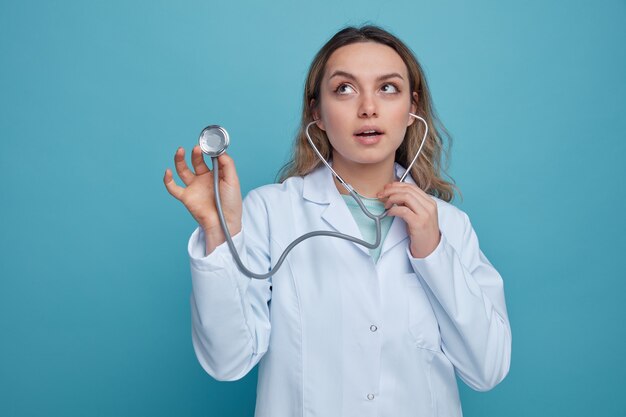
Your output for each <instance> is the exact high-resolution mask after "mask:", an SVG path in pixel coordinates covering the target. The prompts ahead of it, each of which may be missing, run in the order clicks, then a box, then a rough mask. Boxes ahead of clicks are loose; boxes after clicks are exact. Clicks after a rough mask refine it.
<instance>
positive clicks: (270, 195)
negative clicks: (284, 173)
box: [244, 177, 303, 206]
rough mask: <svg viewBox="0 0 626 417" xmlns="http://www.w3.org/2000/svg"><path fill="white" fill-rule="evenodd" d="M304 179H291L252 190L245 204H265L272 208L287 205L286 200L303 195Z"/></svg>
mask: <svg viewBox="0 0 626 417" xmlns="http://www.w3.org/2000/svg"><path fill="white" fill-rule="evenodd" d="M302 187H303V177H289V178H287V179H286V180H285V181H283V182H281V183H276V184H266V185H262V186H260V187H258V188H255V189H253V190H251V191H250V192H249V193H248V195H246V198H245V200H244V204H254V203H256V204H259V203H261V204H264V205H266V206H271V205H273V204H276V203H281V202H282V203H283V204H284V203H285V201H286V199H291V198H293V197H294V196H301V195H302Z"/></svg>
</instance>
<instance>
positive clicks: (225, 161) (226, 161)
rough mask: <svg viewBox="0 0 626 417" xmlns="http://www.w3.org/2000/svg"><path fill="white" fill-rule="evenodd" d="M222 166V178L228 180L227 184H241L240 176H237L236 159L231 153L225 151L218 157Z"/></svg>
mask: <svg viewBox="0 0 626 417" xmlns="http://www.w3.org/2000/svg"><path fill="white" fill-rule="evenodd" d="M217 162H218V163H219V167H220V178H221V179H223V180H224V181H226V183H227V184H230V185H232V186H236V187H238V186H239V177H237V170H236V169H235V161H234V160H233V158H231V157H230V155H228V154H226V153H223V154H221V155H220V156H219V158H218V159H217Z"/></svg>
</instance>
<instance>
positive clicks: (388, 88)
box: [380, 83, 400, 94]
mask: <svg viewBox="0 0 626 417" xmlns="http://www.w3.org/2000/svg"><path fill="white" fill-rule="evenodd" d="M380 89H381V91H382V92H383V93H389V94H394V93H398V92H400V90H398V87H396V86H395V85H393V84H389V83H387V84H383V86H382V87H380Z"/></svg>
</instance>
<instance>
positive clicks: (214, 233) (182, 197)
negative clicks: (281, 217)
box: [163, 145, 242, 255]
mask: <svg viewBox="0 0 626 417" xmlns="http://www.w3.org/2000/svg"><path fill="white" fill-rule="evenodd" d="M218 162H219V192H220V198H221V201H222V207H223V211H224V217H225V219H226V223H227V224H228V229H229V231H230V232H231V234H232V235H233V236H234V235H236V234H237V233H239V231H240V230H241V215H242V198H241V189H240V186H239V178H238V177H237V172H236V171H235V163H234V161H233V160H232V158H231V157H230V156H228V155H227V154H225V153H223V154H221V155H220V156H219V157H218ZM191 163H192V165H193V169H194V171H195V173H194V172H192V171H191V169H189V167H188V166H187V163H186V162H185V149H184V148H178V150H176V153H175V154H174V165H175V167H176V172H177V173H178V176H179V177H180V179H181V180H182V181H183V183H184V184H185V186H186V187H181V186H179V185H178V184H176V182H175V181H174V178H173V177H172V171H170V169H169V168H168V169H167V170H166V171H165V176H164V177H163V182H164V183H165V188H167V191H168V192H169V193H170V194H171V195H172V196H173V197H174V198H176V199H177V200H179V201H180V202H181V203H183V204H184V205H185V207H186V208H187V210H189V212H190V213H191V215H192V216H193V218H194V219H196V221H197V222H198V224H199V225H200V226H201V227H202V229H203V230H204V233H205V236H206V243H207V246H206V254H207V255H208V254H209V253H211V252H213V250H214V249H215V248H216V247H217V246H218V245H220V244H221V243H223V242H225V241H226V237H225V236H224V232H223V231H222V227H221V225H220V220H219V216H218V213H217V209H216V207H215V192H214V187H213V180H214V179H213V172H211V170H210V169H209V167H208V166H207V165H206V163H205V162H204V158H203V156H202V151H201V150H200V146H198V145H196V146H194V148H193V150H192V151H191Z"/></svg>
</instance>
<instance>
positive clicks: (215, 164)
mask: <svg viewBox="0 0 626 417" xmlns="http://www.w3.org/2000/svg"><path fill="white" fill-rule="evenodd" d="M409 114H410V115H411V116H413V117H415V118H417V119H418V120H420V121H422V122H423V123H424V125H425V127H426V128H425V131H424V137H423V138H422V143H421V144H420V147H419V148H418V150H417V153H416V154H415V157H414V158H413V160H412V161H411V163H410V164H409V166H408V168H407V169H406V171H405V173H404V175H403V176H402V178H400V182H404V179H405V178H406V177H407V175H408V173H409V172H410V170H411V168H412V167H413V164H415V162H416V161H417V158H418V157H419V155H420V153H421V151H422V147H423V146H424V143H425V141H426V137H427V135H428V123H426V120H424V119H423V118H421V117H420V116H418V115H416V114H413V113H409ZM315 123H317V120H314V121H312V122H310V123H309V124H307V126H306V128H305V134H306V137H307V139H308V141H309V143H310V144H311V146H312V147H313V150H314V151H315V153H316V154H317V156H318V157H319V159H320V160H321V161H322V162H323V163H324V164H325V165H326V167H327V168H328V169H330V171H331V172H332V173H333V175H334V176H335V178H337V180H338V181H339V182H340V183H341V184H342V185H343V187H344V188H345V189H346V190H347V191H348V193H349V194H350V196H352V198H353V199H354V201H356V203H357V204H358V205H359V207H360V208H361V210H362V211H363V213H365V215H366V216H367V217H369V218H370V219H372V220H374V222H375V224H376V240H375V241H374V243H369V242H366V241H365V240H362V239H359V238H357V237H354V236H350V235H347V234H345V233H339V232H332V231H329V230H319V231H315V232H309V233H305V234H304V235H302V236H300V237H298V238H297V239H295V240H294V241H293V242H291V243H290V244H289V245H288V246H287V248H286V249H285V250H284V251H283V253H282V254H281V255H280V257H279V258H278V261H277V262H276V264H275V265H274V266H273V267H271V268H270V270H269V271H267V272H265V273H256V272H253V271H251V270H249V269H248V268H247V267H246V266H245V265H244V264H243V262H242V260H241V257H240V256H239V252H238V251H237V248H236V247H235V243H234V242H233V240H232V237H231V236H230V231H229V229H228V224H226V219H225V218H224V211H223V210H222V200H221V198H220V188H219V163H218V161H217V157H215V156H213V157H211V162H212V164H213V189H214V190H215V207H216V209H217V214H218V217H219V219H220V224H221V226H222V230H223V232H224V235H225V238H226V242H227V244H228V247H229V249H230V252H231V254H232V256H233V259H234V260H235V263H236V264H237V267H238V268H239V270H240V271H241V272H242V273H243V274H245V275H247V276H248V277H250V278H254V279H267V278H269V277H271V276H272V275H274V274H275V273H276V272H278V269H279V268H280V267H281V266H282V264H283V262H284V261H285V258H287V255H288V254H289V252H291V250H292V249H293V248H294V247H296V245H298V244H299V243H301V242H303V241H305V240H307V239H309V238H312V237H315V236H330V237H336V238H339V239H345V240H349V241H351V242H354V243H357V244H359V245H362V246H365V247H366V248H368V249H375V248H377V247H378V246H379V245H380V241H381V238H382V236H381V235H382V234H381V225H380V222H381V220H382V219H383V218H384V217H385V216H387V212H388V211H389V210H385V211H384V212H382V213H381V214H378V215H375V214H373V213H371V212H370V211H369V210H368V209H367V207H365V205H364V204H363V201H362V200H361V196H359V195H358V193H357V192H356V191H355V190H354V189H353V188H352V187H351V186H350V184H348V183H347V182H345V181H344V180H343V178H341V176H340V175H339V174H337V173H336V172H335V170H334V169H333V168H332V166H331V165H330V164H329V163H328V161H326V160H325V159H324V157H323V156H322V154H321V153H320V152H319V151H318V149H317V147H316V146H315V144H314V143H313V140H312V139H311V136H310V135H309V128H310V127H311V126H312V125H313V124H315Z"/></svg>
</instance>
